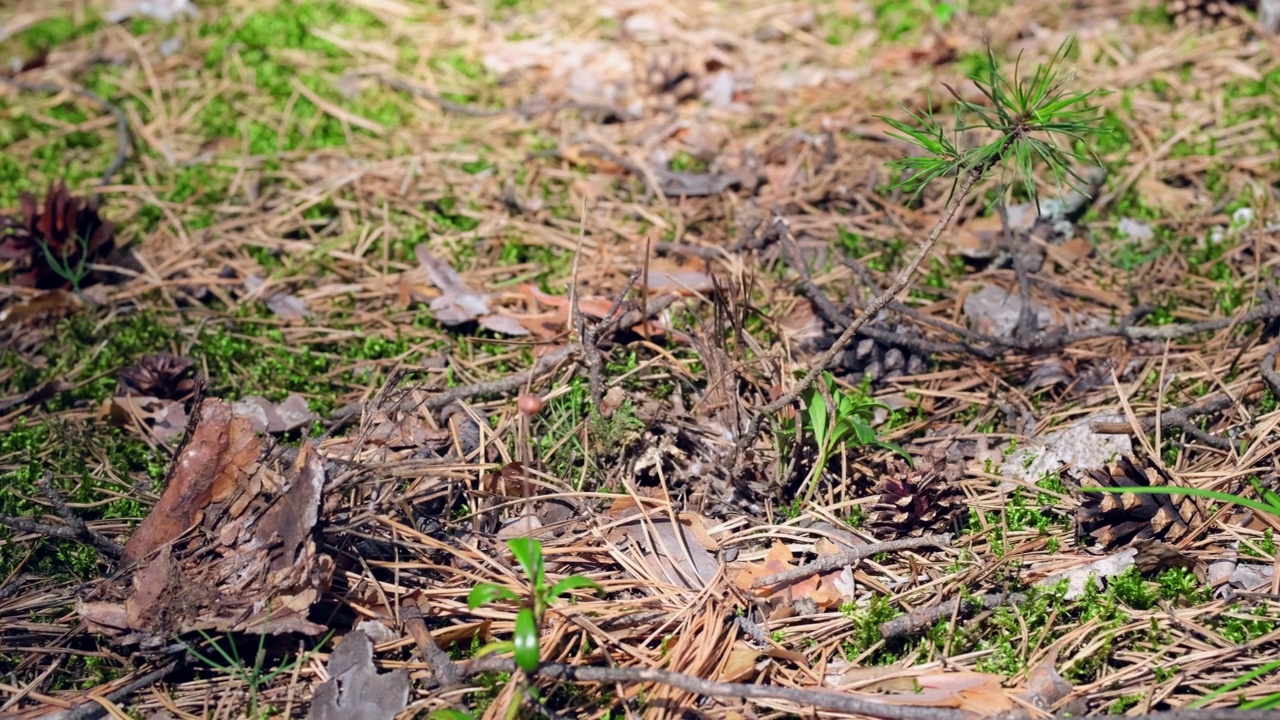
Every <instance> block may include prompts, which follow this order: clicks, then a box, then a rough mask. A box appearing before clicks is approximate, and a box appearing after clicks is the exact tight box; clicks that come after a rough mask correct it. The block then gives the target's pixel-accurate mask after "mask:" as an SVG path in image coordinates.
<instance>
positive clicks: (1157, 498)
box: [1076, 457, 1202, 548]
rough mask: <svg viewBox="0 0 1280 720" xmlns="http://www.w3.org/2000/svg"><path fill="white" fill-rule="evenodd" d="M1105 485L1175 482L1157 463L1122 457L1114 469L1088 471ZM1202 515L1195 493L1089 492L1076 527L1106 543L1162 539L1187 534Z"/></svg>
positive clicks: (1134, 485) (1172, 483) (1083, 533)
mask: <svg viewBox="0 0 1280 720" xmlns="http://www.w3.org/2000/svg"><path fill="white" fill-rule="evenodd" d="M1087 474H1088V476H1089V478H1090V479H1091V480H1093V481H1094V482H1095V483H1097V484H1098V485H1100V486H1102V487H1143V486H1153V485H1174V484H1175V483H1174V482H1173V477H1172V476H1170V475H1169V473H1167V472H1165V471H1164V470H1161V469H1160V468H1158V467H1156V466H1154V465H1148V464H1139V462H1138V461H1135V460H1133V459H1132V458H1129V457H1122V458H1120V460H1119V461H1118V462H1117V463H1116V464H1115V465H1114V466H1113V467H1111V468H1102V469H1097V470H1090V471H1088V473H1087ZM1201 517H1202V515H1201V513H1200V509H1199V507H1198V506H1197V505H1196V503H1195V500H1194V498H1191V497H1188V496H1185V495H1146V494H1143V495H1139V494H1136V493H1128V494H1125V493H1088V494H1087V495H1085V498H1084V501H1083V504H1081V506H1080V508H1079V509H1078V510H1076V523H1077V528H1076V531H1077V533H1078V534H1080V535H1088V536H1090V537H1092V538H1093V539H1094V540H1096V541H1097V542H1098V543H1099V544H1100V545H1101V546H1102V547H1104V548H1113V547H1116V546H1119V545H1124V544H1127V543H1129V542H1131V541H1134V540H1145V539H1148V538H1159V539H1163V540H1168V541H1171V542H1172V541H1174V540H1177V539H1179V538H1181V537H1182V536H1183V535H1186V534H1187V531H1188V530H1189V529H1190V526H1191V524H1192V523H1194V522H1196V521H1197V520H1198V519H1199V518H1201Z"/></svg>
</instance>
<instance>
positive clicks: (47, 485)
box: [0, 470, 124, 561]
mask: <svg viewBox="0 0 1280 720" xmlns="http://www.w3.org/2000/svg"><path fill="white" fill-rule="evenodd" d="M36 486H37V487H39V488H40V491H41V492H43V493H44V496H45V497H46V498H48V499H49V503H50V504H51V505H52V506H53V511H54V513H55V514H56V515H57V516H58V517H59V518H61V519H62V521H63V522H65V523H66V524H67V526H66V527H58V526H56V525H46V524H45V523H41V522H36V521H34V520H31V519H29V518H23V517H10V516H8V515H0V525H5V526H7V527H11V528H13V529H14V530H18V531H19V532H29V533H36V534H39V535H45V536H47V537H55V538H59V539H61V540H75V541H77V542H82V543H86V544H88V545H92V546H93V547H94V548H96V549H97V550H98V552H100V553H102V554H103V555H106V556H107V557H109V558H111V559H112V560H115V561H119V560H120V558H121V557H123V556H124V548H123V547H122V546H121V545H120V544H119V543H117V542H116V541H114V540H112V539H110V538H108V537H105V536H103V535H101V534H99V533H96V532H94V531H92V530H90V529H89V526H87V525H85V524H84V521H83V520H81V519H80V518H78V517H76V515H75V513H73V512H71V508H69V507H67V503H66V501H65V500H63V499H62V496H61V495H59V494H58V491H57V490H56V489H54V487H53V472H52V471H50V470H46V471H45V473H44V476H43V477H42V478H40V480H38V481H36Z"/></svg>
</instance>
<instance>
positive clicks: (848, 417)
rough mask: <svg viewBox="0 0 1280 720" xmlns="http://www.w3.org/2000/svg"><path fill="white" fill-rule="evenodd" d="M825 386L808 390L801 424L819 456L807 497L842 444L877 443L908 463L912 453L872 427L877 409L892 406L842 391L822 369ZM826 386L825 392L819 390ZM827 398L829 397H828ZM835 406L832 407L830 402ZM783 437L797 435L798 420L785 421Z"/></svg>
mask: <svg viewBox="0 0 1280 720" xmlns="http://www.w3.org/2000/svg"><path fill="white" fill-rule="evenodd" d="M819 382H821V383H822V386H818V385H815V386H814V387H810V388H809V389H808V390H806V391H805V393H804V394H803V395H801V398H802V399H803V400H804V408H805V409H804V413H803V415H801V419H800V422H801V426H802V429H803V430H804V432H805V433H806V434H808V435H810V436H812V437H813V442H814V445H815V446H816V447H817V449H818V459H817V461H816V462H815V463H814V466H813V470H812V471H811V473H810V475H809V477H808V479H807V480H806V481H805V482H806V484H807V485H808V487H809V490H808V491H807V492H806V493H805V498H806V500H807V499H808V498H809V496H810V495H812V492H813V490H814V489H815V488H816V487H817V478H818V477H820V476H821V474H822V470H823V468H825V467H826V465H827V461H828V460H829V459H831V456H832V455H833V454H834V453H835V452H836V451H837V450H838V449H840V448H842V447H851V446H852V447H877V448H884V449H886V450H892V451H893V452H895V453H897V454H899V455H901V456H902V457H903V458H904V459H905V460H906V461H907V462H908V463H910V462H911V456H910V455H908V454H907V451H906V450H903V449H902V448H901V447H900V446H898V445H895V444H893V443H891V442H885V441H884V440H881V439H880V438H879V437H878V436H877V434H876V431H875V428H873V427H871V422H872V421H873V419H874V418H875V412H876V410H878V409H883V410H888V409H889V406H887V405H885V404H884V403H882V402H880V401H879V400H876V399H875V398H871V397H867V396H865V395H861V394H859V395H851V394H849V393H846V392H844V391H842V390H841V389H840V388H839V387H838V386H837V385H836V381H835V378H834V377H832V376H831V373H823V375H822V378H821V379H820V380H819ZM823 386H825V388H826V392H825V393H823V392H821V391H820V388H821V387H823ZM828 399H830V400H829V401H828ZM832 404H833V405H834V407H831V405H832ZM778 434H779V436H780V438H781V439H782V440H784V441H788V442H789V441H792V440H793V439H794V438H795V435H796V427H795V422H794V421H790V422H787V423H784V424H783V425H782V426H781V427H780V428H779V431H778Z"/></svg>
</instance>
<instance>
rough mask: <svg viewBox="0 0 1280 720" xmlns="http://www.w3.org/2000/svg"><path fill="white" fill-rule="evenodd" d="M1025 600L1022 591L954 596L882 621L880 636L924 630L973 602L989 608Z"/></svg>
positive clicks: (963, 610) (899, 635) (898, 635)
mask: <svg viewBox="0 0 1280 720" xmlns="http://www.w3.org/2000/svg"><path fill="white" fill-rule="evenodd" d="M1026 601H1027V596H1026V595H1023V594H1022V593H989V594H987V595H982V596H981V597H976V598H968V599H965V598H956V599H955V600H948V601H946V602H944V603H941V604H938V605H934V606H933V607H927V608H919V609H917V610H913V611H911V612H909V613H907V614H906V615H902V616H900V617H896V618H894V619H892V620H887V621H885V622H882V623H880V636H881V637H883V638H884V639H885V640H889V639H891V638H896V637H901V636H903V635H914V634H916V633H920V632H924V631H925V630H928V629H929V628H931V627H933V625H934V623H936V622H938V621H939V620H942V619H943V618H949V617H951V616H953V615H955V614H956V613H961V614H964V613H965V611H966V610H969V609H972V608H973V606H974V604H975V603H976V604H980V605H981V606H982V608H983V609H984V610H990V609H991V608H993V607H998V606H1000V605H1004V604H1009V605H1021V604H1022V603H1024V602H1026Z"/></svg>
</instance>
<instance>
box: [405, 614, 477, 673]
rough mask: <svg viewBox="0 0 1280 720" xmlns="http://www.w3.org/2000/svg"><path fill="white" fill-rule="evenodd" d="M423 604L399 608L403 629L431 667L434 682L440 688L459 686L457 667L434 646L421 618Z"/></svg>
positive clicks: (444, 653) (425, 624)
mask: <svg viewBox="0 0 1280 720" xmlns="http://www.w3.org/2000/svg"><path fill="white" fill-rule="evenodd" d="M423 602H424V601H423V600H422V599H419V600H418V601H417V602H416V603H415V602H407V603H405V604H404V605H402V606H401V608H400V614H401V617H403V618H404V626H405V629H406V630H408V631H409V634H410V635H412V636H413V641H414V643H415V644H417V646H418V652H420V653H422V659H423V660H425V661H426V663H427V665H429V666H430V667H431V676H432V677H433V678H435V681H436V682H437V683H439V684H440V685H441V686H442V687H453V686H456V685H461V684H462V674H461V673H459V672H458V666H457V665H456V664H454V662H453V660H451V659H449V655H448V653H446V652H445V651H443V650H441V649H440V646H439V645H436V641H435V638H433V637H431V630H430V629H429V628H427V623H426V621H425V620H424V619H423V616H422V609H421V604H422V603H423Z"/></svg>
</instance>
